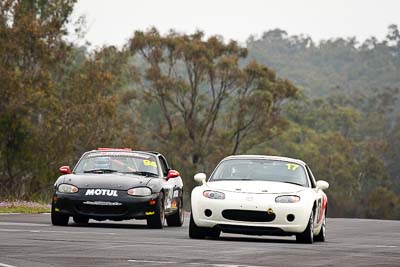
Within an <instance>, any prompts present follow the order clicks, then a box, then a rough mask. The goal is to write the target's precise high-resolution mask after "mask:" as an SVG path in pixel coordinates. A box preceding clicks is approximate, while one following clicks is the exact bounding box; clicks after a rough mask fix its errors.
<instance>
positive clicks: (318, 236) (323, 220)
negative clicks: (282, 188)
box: [314, 213, 326, 242]
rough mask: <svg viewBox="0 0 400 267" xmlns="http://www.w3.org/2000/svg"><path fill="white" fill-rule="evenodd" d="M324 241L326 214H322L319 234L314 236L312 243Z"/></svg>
mask: <svg viewBox="0 0 400 267" xmlns="http://www.w3.org/2000/svg"><path fill="white" fill-rule="evenodd" d="M325 240H326V213H324V218H323V219H322V226H321V230H320V231H319V234H318V235H317V236H315V238H314V241H319V242H325Z"/></svg>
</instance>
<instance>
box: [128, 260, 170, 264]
mask: <svg viewBox="0 0 400 267" xmlns="http://www.w3.org/2000/svg"><path fill="white" fill-rule="evenodd" d="M128 261H129V262H137V263H160V264H174V263H177V262H176V261H147V260H128Z"/></svg>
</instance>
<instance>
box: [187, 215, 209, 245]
mask: <svg viewBox="0 0 400 267" xmlns="http://www.w3.org/2000/svg"><path fill="white" fill-rule="evenodd" d="M207 233H208V229H207V228H204V227H198V226H197V225H196V223H195V222H194V219H193V215H192V213H190V222H189V237H190V238H193V239H204V238H205V237H206V236H207Z"/></svg>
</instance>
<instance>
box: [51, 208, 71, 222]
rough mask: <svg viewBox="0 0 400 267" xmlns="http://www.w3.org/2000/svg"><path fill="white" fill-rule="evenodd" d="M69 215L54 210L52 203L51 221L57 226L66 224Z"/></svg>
mask: <svg viewBox="0 0 400 267" xmlns="http://www.w3.org/2000/svg"><path fill="white" fill-rule="evenodd" d="M68 221H69V216H68V215H65V214H62V213H60V212H58V211H55V207H54V204H52V205H51V223H52V224H53V225H57V226H66V225H68Z"/></svg>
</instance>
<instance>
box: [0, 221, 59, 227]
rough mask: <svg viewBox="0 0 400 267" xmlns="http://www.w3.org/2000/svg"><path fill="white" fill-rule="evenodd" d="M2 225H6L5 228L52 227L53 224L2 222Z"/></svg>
mask: <svg viewBox="0 0 400 267" xmlns="http://www.w3.org/2000/svg"><path fill="white" fill-rule="evenodd" d="M0 225H5V226H13V225H15V226H43V227H44V226H45V227H47V226H51V224H49V223H46V224H40V223H17V222H0Z"/></svg>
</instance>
